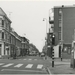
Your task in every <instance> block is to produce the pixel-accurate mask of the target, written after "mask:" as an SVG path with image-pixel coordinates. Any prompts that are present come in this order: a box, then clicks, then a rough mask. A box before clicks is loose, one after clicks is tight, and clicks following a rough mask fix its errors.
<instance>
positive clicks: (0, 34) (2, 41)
mask: <svg viewBox="0 0 75 75" xmlns="http://www.w3.org/2000/svg"><path fill="white" fill-rule="evenodd" d="M10 25H11V21H10V19H9V18H8V17H7V15H6V14H5V12H4V11H3V10H2V9H1V8H0V57H1V56H4V55H10ZM8 48H9V50H8Z"/></svg>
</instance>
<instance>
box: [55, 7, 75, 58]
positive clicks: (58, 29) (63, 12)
mask: <svg viewBox="0 0 75 75" xmlns="http://www.w3.org/2000/svg"><path fill="white" fill-rule="evenodd" d="M74 29H75V7H74V6H60V7H54V32H55V35H56V38H55V43H56V45H58V44H59V43H60V42H62V44H63V50H62V53H63V54H62V55H63V58H70V54H71V44H72V41H73V40H74ZM59 52H60V51H59Z"/></svg>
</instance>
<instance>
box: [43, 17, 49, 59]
mask: <svg viewBox="0 0 75 75" xmlns="http://www.w3.org/2000/svg"><path fill="white" fill-rule="evenodd" d="M43 21H46V38H45V40H46V41H45V45H46V55H47V25H48V24H47V23H48V21H47V19H46V18H43ZM45 58H46V57H45Z"/></svg>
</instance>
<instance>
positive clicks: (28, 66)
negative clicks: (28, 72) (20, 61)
mask: <svg viewBox="0 0 75 75" xmlns="http://www.w3.org/2000/svg"><path fill="white" fill-rule="evenodd" d="M32 66H33V64H28V65H27V66H26V67H25V68H32Z"/></svg>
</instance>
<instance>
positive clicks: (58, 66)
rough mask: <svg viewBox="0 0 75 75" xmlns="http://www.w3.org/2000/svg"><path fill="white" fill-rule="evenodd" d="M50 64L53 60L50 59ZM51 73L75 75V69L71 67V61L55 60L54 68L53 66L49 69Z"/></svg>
mask: <svg viewBox="0 0 75 75" xmlns="http://www.w3.org/2000/svg"><path fill="white" fill-rule="evenodd" d="M47 60H49V61H50V62H52V61H51V58H49V57H48V59H47ZM48 69H49V71H50V73H51V74H52V75H53V74H75V69H73V68H71V67H70V59H63V60H62V61H61V59H55V61H54V68H53V67H52V66H50V67H48Z"/></svg>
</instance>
